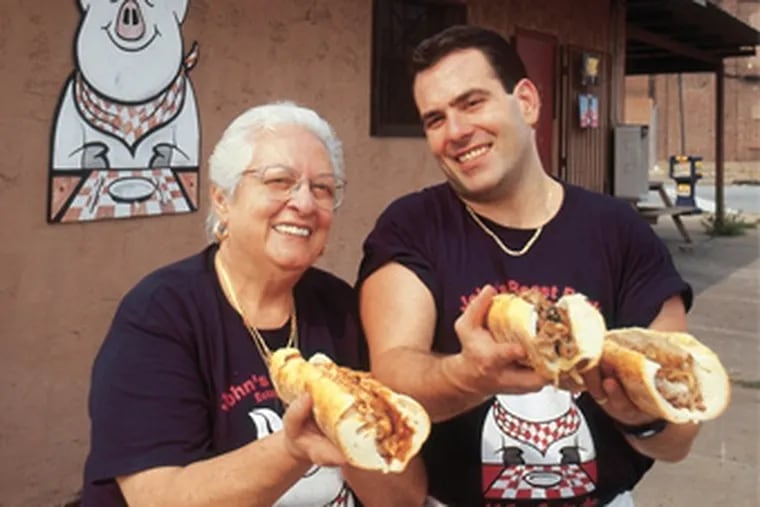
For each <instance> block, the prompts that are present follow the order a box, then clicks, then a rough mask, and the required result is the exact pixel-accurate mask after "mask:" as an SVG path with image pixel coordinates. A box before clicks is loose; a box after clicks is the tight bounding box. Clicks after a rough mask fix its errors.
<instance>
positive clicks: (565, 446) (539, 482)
mask: <svg viewBox="0 0 760 507" xmlns="http://www.w3.org/2000/svg"><path fill="white" fill-rule="evenodd" d="M481 457H482V462H483V468H482V478H483V495H484V498H485V499H487V500H502V501H503V502H505V505H506V504H508V503H509V502H510V501H517V500H528V499H530V500H547V501H550V500H560V499H567V500H568V501H572V499H573V498H583V497H585V496H587V495H589V494H590V493H592V492H593V491H594V490H595V489H596V480H597V470H596V450H595V448H594V443H593V439H592V437H591V432H590V430H589V427H588V424H587V423H586V421H585V418H584V416H583V414H582V412H581V411H580V410H579V409H578V407H577V406H576V405H575V402H574V401H573V397H572V395H571V394H570V393H568V392H566V391H560V390H557V389H555V388H554V387H553V386H547V387H545V388H544V389H543V390H542V391H540V392H538V393H533V394H528V395H519V396H514V395H499V396H497V397H496V399H495V400H494V403H493V405H492V406H491V408H490V410H489V411H488V415H487V416H486V420H485V422H484V425H483V432H482V436H481Z"/></svg>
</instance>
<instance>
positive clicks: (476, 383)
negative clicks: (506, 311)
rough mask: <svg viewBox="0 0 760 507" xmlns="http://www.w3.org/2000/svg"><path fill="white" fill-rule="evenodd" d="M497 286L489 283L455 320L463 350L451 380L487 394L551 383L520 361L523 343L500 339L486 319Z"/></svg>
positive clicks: (455, 361) (521, 390)
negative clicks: (494, 336)
mask: <svg viewBox="0 0 760 507" xmlns="http://www.w3.org/2000/svg"><path fill="white" fill-rule="evenodd" d="M495 294H496V290H495V289H494V288H493V287H491V286H490V285H486V286H485V287H483V289H482V290H481V291H480V292H479V293H478V295H477V296H476V297H475V298H474V299H473V300H472V301H471V302H470V304H469V305H468V306H467V308H466V309H465V311H464V312H463V313H462V315H460V316H459V318H458V319H457V320H456V322H455V323H454V330H455V331H456V333H457V336H458V337H459V341H460V343H461V344H462V351H461V352H460V353H459V354H457V355H456V356H453V357H452V358H451V362H450V363H449V365H450V367H447V371H446V373H447V376H448V377H449V380H450V381H451V382H452V383H453V384H455V385H456V386H458V387H459V388H460V389H462V390H463V391H466V392H472V393H477V394H480V395H482V396H484V397H486V396H491V395H493V394H497V393H510V394H519V393H527V392H535V391H539V390H541V388H542V387H544V386H545V385H546V384H548V383H549V381H548V380H547V379H545V378H544V377H542V376H541V375H539V374H538V373H536V372H535V371H534V370H533V369H532V368H529V367H527V366H524V365H522V364H520V362H519V361H521V360H523V359H525V357H526V355H525V351H524V350H523V348H522V347H521V346H520V345H517V344H506V343H497V342H496V341H495V340H494V338H493V335H491V333H490V332H489V331H488V329H486V327H485V321H486V316H487V315H488V309H489V308H490V306H491V300H492V299H493V297H494V295H495Z"/></svg>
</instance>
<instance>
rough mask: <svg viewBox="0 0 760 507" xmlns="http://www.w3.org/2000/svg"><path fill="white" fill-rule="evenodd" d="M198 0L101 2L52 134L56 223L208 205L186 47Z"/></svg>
mask: <svg viewBox="0 0 760 507" xmlns="http://www.w3.org/2000/svg"><path fill="white" fill-rule="evenodd" d="M188 7H189V0H172V1H171V2H147V1H145V0H119V1H111V0H91V1H90V2H89V4H88V7H87V9H82V10H81V12H80V14H81V16H80V20H79V29H78V30H77V34H76V37H75V40H74V47H75V56H76V57H75V65H74V70H73V72H72V74H71V77H70V78H69V79H68V81H67V82H66V83H65V86H64V88H63V91H62V94H61V98H60V101H59V104H58V109H57V111H56V113H55V122H54V125H53V134H52V136H51V139H52V143H51V150H50V167H49V169H48V171H49V178H48V180H49V184H48V187H49V190H48V209H47V219H48V221H49V222H51V223H59V222H84V221H91V220H102V219H120V218H132V217H142V216H157V215H166V214H175V213H188V212H192V211H196V210H197V209H198V198H199V193H198V192H199V188H198V177H199V174H198V173H199V159H200V129H199V118H198V111H197V106H196V101H195V94H194V91H193V86H192V82H191V80H190V77H189V71H190V70H191V69H192V68H193V67H194V66H195V64H196V62H197V61H198V46H197V44H195V43H193V44H192V47H191V49H190V51H188V52H187V54H185V53H184V49H183V37H182V23H183V21H184V19H185V16H186V14H187V10H188Z"/></svg>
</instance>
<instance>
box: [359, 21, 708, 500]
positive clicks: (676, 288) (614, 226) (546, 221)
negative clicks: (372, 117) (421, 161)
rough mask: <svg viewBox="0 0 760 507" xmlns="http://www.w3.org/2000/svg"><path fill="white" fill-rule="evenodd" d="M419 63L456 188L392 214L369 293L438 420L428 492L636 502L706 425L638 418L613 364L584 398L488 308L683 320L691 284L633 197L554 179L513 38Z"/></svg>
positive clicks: (461, 41)
mask: <svg viewBox="0 0 760 507" xmlns="http://www.w3.org/2000/svg"><path fill="white" fill-rule="evenodd" d="M413 71H414V85H413V86H414V90H413V91H414V99H415V102H416V104H417V108H418V111H419V115H420V118H421V121H422V124H423V126H424V130H425V134H426V137H427V141H428V146H429V148H430V151H431V153H432V155H433V156H434V157H435V159H436V160H437V162H438V164H439V166H440V167H441V170H442V171H443V174H444V175H445V177H446V179H447V182H446V183H443V184H439V185H436V186H432V187H429V188H425V189H423V190H422V191H419V192H415V193H412V194H409V195H407V196H404V197H402V198H400V199H398V200H397V201H395V202H394V203H392V204H391V205H390V206H389V207H388V208H387V209H386V210H385V211H384V212H383V214H382V215H381V216H380V218H379V219H378V221H377V224H376V225H375V228H374V229H373V230H372V232H371V233H370V234H369V236H368V238H367V240H366V242H365V244H364V259H363V261H362V265H361V267H360V271H359V279H358V286H359V288H360V300H361V317H362V321H363V324H364V327H365V331H366V334H367V339H368V342H369V347H370V355H371V362H372V369H373V371H374V373H375V374H376V376H377V377H379V378H380V379H382V380H383V381H385V382H386V383H387V384H389V385H391V386H392V387H394V388H395V389H397V390H399V391H402V392H406V393H408V394H410V395H412V396H413V397H415V398H416V399H418V400H420V401H421V402H422V403H423V404H424V405H425V407H426V408H427V409H428V411H429V413H430V415H431V417H432V418H433V420H434V421H436V424H435V425H434V428H433V430H432V433H431V437H430V439H429V441H428V444H427V445H426V447H425V450H424V457H425V461H426V465H427V469H428V475H429V485H430V493H431V495H432V496H433V497H435V498H436V499H437V500H438V501H440V502H442V503H444V504H446V505H457V506H460V505H461V506H467V507H470V506H474V505H489V506H507V505H509V506H538V505H541V506H566V505H578V506H580V505H583V506H587V505H611V506H615V507H621V506H630V505H632V499H631V495H630V492H629V491H630V489H631V488H633V486H634V485H635V484H636V483H637V482H638V481H639V480H640V478H641V477H642V476H643V474H644V473H645V472H646V470H647V469H648V468H649V467H650V466H651V465H652V463H653V459H664V460H671V461H676V460H679V459H682V458H683V457H684V456H685V455H686V454H687V453H688V451H689V448H690V446H691V443H692V441H693V439H694V437H695V436H696V434H697V428H696V426H693V425H674V424H665V423H663V422H662V421H658V420H653V419H652V418H651V417H649V416H647V415H646V414H644V413H641V412H639V411H638V410H636V409H635V408H634V406H633V404H632V403H631V401H630V400H629V399H628V397H627V396H626V394H625V393H624V391H623V390H622V388H621V386H620V384H619V382H618V381H617V379H616V377H615V374H614V371H610V370H609V369H608V368H606V367H604V365H603V367H601V368H595V369H593V370H592V371H591V372H589V374H588V375H587V378H586V385H587V386H588V392H586V393H584V394H581V395H574V394H572V393H570V392H569V391H564V390H559V389H556V388H554V387H553V386H549V385H546V384H547V381H546V380H544V379H543V378H542V377H541V376H539V375H538V374H537V373H536V372H535V371H533V370H531V369H528V368H526V367H524V366H522V365H521V362H520V360H521V359H523V358H524V356H525V351H524V350H522V349H521V348H520V347H519V346H516V345H507V344H497V343H496V342H495V341H494V340H493V337H492V336H491V334H490V333H489V331H488V330H487V329H486V327H485V324H484V317H485V315H486V313H487V311H488V309H489V305H490V302H491V299H492V297H493V295H494V294H495V293H496V292H497V291H498V292H515V291H519V290H522V289H526V288H534V289H536V290H539V291H541V292H542V293H543V294H544V295H545V296H547V297H548V298H550V299H552V300H553V301H556V300H557V299H558V298H559V297H561V296H563V295H564V294H570V293H574V292H580V293H583V294H585V295H586V296H587V297H588V298H589V299H590V300H591V301H592V302H593V303H594V304H595V305H597V306H598V308H599V309H600V311H601V312H602V314H603V315H604V317H605V320H606V325H607V326H608V327H623V326H632V325H638V326H651V327H654V328H658V329H663V330H683V329H684V328H685V324H686V319H685V311H686V309H687V308H688V307H689V306H690V305H691V299H692V293H691V289H690V287H689V286H688V284H686V283H685V282H684V281H683V280H682V279H681V277H680V276H679V275H678V273H677V272H676V270H675V268H674V266H673V263H672V260H671V258H670V255H669V253H668V251H667V250H666V248H665V247H664V245H663V244H662V242H661V241H660V240H659V239H658V238H657V237H656V236H655V235H654V233H653V232H652V230H651V228H650V227H649V226H648V225H647V224H646V223H645V222H643V221H642V220H641V219H640V218H639V217H638V215H637V214H636V213H635V212H634V211H633V210H632V209H631V208H630V206H628V205H627V204H625V203H623V202H619V201H617V200H615V199H614V198H612V197H610V196H605V195H601V194H596V193H592V192H590V191H587V190H585V189H582V188H579V187H577V186H573V185H570V184H567V183H564V182H561V181H557V180H555V179H553V178H552V177H550V176H549V175H548V174H547V173H546V171H545V170H544V167H543V166H542V164H541V160H540V158H539V155H538V150H537V147H536V140H535V130H534V128H535V125H536V123H537V121H538V118H539V112H540V106H541V100H540V97H539V94H538V91H537V89H536V86H535V85H534V84H533V83H532V82H531V81H530V80H529V79H528V78H527V76H526V73H525V69H524V66H523V63H522V62H521V61H520V58H519V57H518V55H517V53H516V52H515V51H514V49H513V48H512V47H511V46H510V45H509V44H508V43H507V42H506V41H505V40H504V39H503V38H502V37H501V36H500V35H499V34H497V33H495V32H492V31H489V30H484V29H481V28H477V27H472V26H456V27H452V28H449V29H447V30H445V31H443V32H441V33H439V34H437V35H435V36H433V37H431V38H430V39H427V40H425V41H423V42H422V43H421V44H420V45H419V46H418V47H417V48H416V50H415V52H414V55H413ZM388 316H392V318H388Z"/></svg>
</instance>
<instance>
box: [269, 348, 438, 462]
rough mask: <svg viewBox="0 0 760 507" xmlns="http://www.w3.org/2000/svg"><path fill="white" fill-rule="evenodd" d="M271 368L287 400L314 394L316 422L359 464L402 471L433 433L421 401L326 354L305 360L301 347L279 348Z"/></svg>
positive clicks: (281, 396)
mask: <svg viewBox="0 0 760 507" xmlns="http://www.w3.org/2000/svg"><path fill="white" fill-rule="evenodd" d="M269 370H270V375H271V377H272V382H273V383H274V385H275V389H276V390H277V394H278V396H279V397H280V398H281V399H282V400H283V401H284V402H285V403H290V402H292V401H293V400H294V399H296V398H297V397H298V396H300V395H301V394H303V393H308V394H309V395H311V397H312V399H313V400H314V408H313V413H314V419H315V420H316V422H317V425H318V426H319V427H320V429H321V430H322V432H323V433H324V434H325V435H326V436H327V438H329V439H330V441H331V442H333V443H334V444H335V445H336V446H337V447H338V448H339V449H340V450H341V451H342V452H343V454H344V455H345V457H346V459H347V461H348V462H349V463H350V464H351V465H353V466H355V467H358V468H363V469H366V470H380V471H382V472H401V471H403V470H404V469H405V468H406V465H407V464H408V463H409V461H410V460H411V459H412V457H414V455H415V454H417V452H419V450H420V447H421V446H422V444H423V443H424V442H425V440H426V439H427V437H428V434H429V433H430V418H429V417H428V414H427V412H426V411H425V409H424V408H423V407H422V405H420V404H419V403H417V401H415V400H413V399H412V398H410V397H408V396H405V395H402V394H397V393H395V392H393V391H392V390H390V389H389V388H387V387H386V386H384V385H383V384H381V383H380V382H378V381H377V380H375V379H374V378H372V376H371V375H370V374H369V373H367V372H362V371H355V370H352V369H350V368H346V367H343V366H338V365H337V364H335V363H334V362H333V361H332V360H331V359H330V358H329V357H327V356H326V355H324V354H319V353H318V354H314V355H313V356H312V357H311V358H310V359H309V360H308V361H306V360H304V358H303V357H302V356H301V353H300V352H299V351H298V349H295V348H283V349H279V350H276V351H275V352H274V353H273V354H272V358H271V362H270V367H269Z"/></svg>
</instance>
